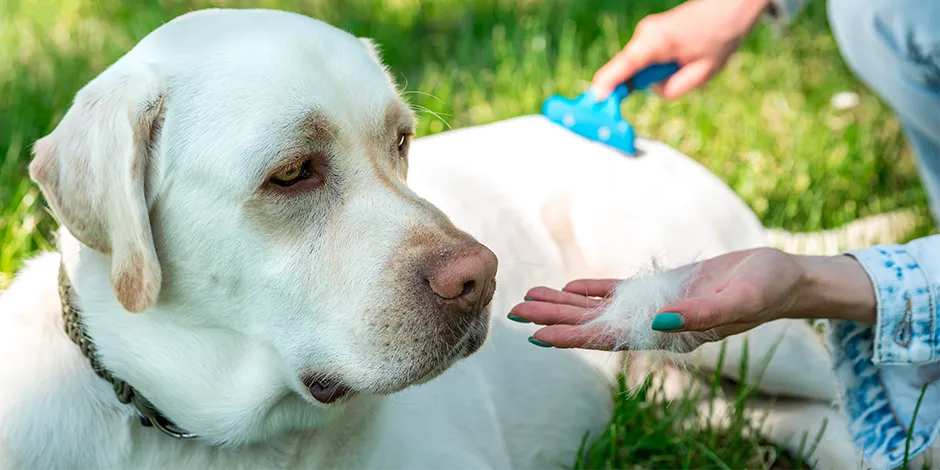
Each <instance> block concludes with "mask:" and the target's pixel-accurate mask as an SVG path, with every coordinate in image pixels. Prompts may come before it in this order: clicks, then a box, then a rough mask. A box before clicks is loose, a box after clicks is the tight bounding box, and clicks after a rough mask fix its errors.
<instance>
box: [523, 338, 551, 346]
mask: <svg viewBox="0 0 940 470" xmlns="http://www.w3.org/2000/svg"><path fill="white" fill-rule="evenodd" d="M529 342H530V343H532V344H534V345H536V346H539V347H543V348H554V346H552V345H551V344H548V343H546V342H545V341H539V340H537V339H535V338H533V337H531V336H529Z"/></svg>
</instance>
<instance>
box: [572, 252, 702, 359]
mask: <svg viewBox="0 0 940 470" xmlns="http://www.w3.org/2000/svg"><path fill="white" fill-rule="evenodd" d="M699 269H700V264H692V265H688V266H684V267H681V268H676V269H671V270H662V269H660V268H659V267H658V266H657V265H656V263H655V262H653V263H651V264H650V265H649V266H648V267H647V268H646V269H643V270H641V271H640V272H638V273H637V274H635V275H634V276H633V277H631V278H628V279H625V280H623V281H622V282H621V283H620V284H619V285H618V286H617V287H616V289H615V290H614V292H613V294H612V295H611V296H609V297H608V298H607V300H606V301H605V302H604V303H603V304H602V305H600V306H598V307H597V312H599V313H600V314H599V316H598V317H596V318H595V319H593V320H591V321H590V322H588V323H587V324H586V325H585V326H586V327H589V328H597V327H600V328H599V330H600V331H599V333H600V334H602V335H604V336H612V337H614V338H616V339H617V343H616V349H617V350H628V351H647V353H645V355H646V356H647V359H650V360H651V361H650V362H651V363H650V364H648V367H644V370H645V371H646V372H649V371H651V370H652V369H653V368H655V367H656V365H657V364H656V363H658V362H660V361H662V360H666V359H669V360H671V361H672V362H673V363H674V364H675V365H678V366H680V367H684V361H683V360H682V358H681V357H680V356H678V355H679V354H681V353H687V352H690V351H692V350H694V349H695V348H697V347H698V346H700V345H702V344H704V343H706V342H709V341H715V340H717V339H718V335H717V334H716V333H714V332H713V331H708V332H678V333H662V332H659V331H654V330H653V329H652V323H653V317H654V316H655V315H656V313H657V312H659V311H660V309H662V308H663V307H665V306H666V305H668V304H670V303H672V302H675V301H677V300H680V299H682V298H685V297H686V296H687V295H688V292H689V288H690V286H691V285H692V283H693V281H694V280H695V278H696V276H697V275H698V273H699ZM634 372H636V370H634ZM646 372H644V373H643V374H644V375H645V373H646Z"/></svg>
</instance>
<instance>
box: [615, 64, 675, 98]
mask: <svg viewBox="0 0 940 470" xmlns="http://www.w3.org/2000/svg"><path fill="white" fill-rule="evenodd" d="M678 71H679V64H677V63H675V62H668V63H665V64H653V65H650V66H649V67H647V68H645V69H643V70H640V71H639V72H637V73H636V74H635V75H634V76H632V77H630V78H629V79H627V81H626V82H624V83H621V84H620V85H619V86H618V87H617V88H616V89H614V91H613V93H612V95H614V99H616V100H617V101H623V99H624V98H626V97H627V95H628V94H629V93H630V92H631V91H637V90H643V89H646V88H649V86H650V85H653V84H656V83H659V82H661V81H663V80H665V79H667V78H669V77H671V76H672V74H674V73H676V72H678Z"/></svg>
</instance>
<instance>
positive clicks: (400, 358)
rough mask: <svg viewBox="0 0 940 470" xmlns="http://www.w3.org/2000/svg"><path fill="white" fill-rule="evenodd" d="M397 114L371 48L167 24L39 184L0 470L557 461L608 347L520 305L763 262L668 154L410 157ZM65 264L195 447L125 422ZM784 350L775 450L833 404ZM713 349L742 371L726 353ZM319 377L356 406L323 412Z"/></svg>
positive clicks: (325, 30) (575, 142) (38, 175)
mask: <svg viewBox="0 0 940 470" xmlns="http://www.w3.org/2000/svg"><path fill="white" fill-rule="evenodd" d="M403 106H404V105H403V103H402V102H401V100H400V99H399V97H398V94H397V93H396V90H395V85H394V84H393V83H392V82H391V81H390V80H389V78H388V76H387V75H386V73H385V71H384V69H383V67H382V65H381V63H380V59H379V57H378V54H377V53H376V51H375V49H374V48H373V47H372V46H371V45H370V44H369V43H367V42H364V41H361V40H359V39H357V38H355V37H354V36H351V35H349V34H347V33H345V32H342V31H340V30H338V29H336V28H333V27H331V26H329V25H326V24H324V23H322V22H319V21H316V20H313V19H310V18H306V17H303V16H300V15H295V14H291V13H285V12H277V11H265V10H209V11H201V12H196V13H190V14H187V15H184V16H182V17H180V18H178V19H176V20H174V21H171V22H169V23H167V24H165V25H164V26H162V27H160V28H159V29H157V30H156V31H154V32H153V33H152V34H150V35H149V36H148V37H147V38H145V39H144V40H143V41H142V42H141V43H140V44H139V45H138V46H136V47H135V48H134V49H133V50H132V51H130V52H129V53H128V54H127V55H126V56H124V57H123V58H122V59H120V60H119V61H118V62H117V63H116V64H114V65H113V66H112V67H110V68H109V69H107V70H106V71H104V72H103V73H102V74H101V75H99V76H98V77H97V78H95V79H94V80H93V81H92V82H90V83H89V84H88V85H87V86H86V87H85V88H84V89H83V90H81V91H80V92H79V94H78V96H77V98H76V100H75V103H74V104H73V106H72V107H71V109H70V110H69V113H68V114H67V115H66V116H65V118H64V119H63V120H62V122H61V123H60V124H59V126H58V127H57V128H56V130H55V131H54V132H53V133H52V134H51V135H50V136H48V137H46V138H44V139H43V140H41V141H40V142H39V143H38V144H37V145H36V158H35V160H34V162H33V165H32V167H31V171H32V174H33V177H34V178H35V179H36V180H37V181H38V182H39V184H40V185H41V186H42V189H43V192H44V194H46V197H47V199H48V200H49V202H50V205H51V207H52V209H53V210H54V211H55V213H56V215H57V216H58V218H59V220H60V221H61V222H62V224H63V226H64V227H63V229H62V230H60V232H59V238H58V245H59V247H60V250H61V253H62V255H61V258H60V255H59V254H57V253H50V254H44V255H41V256H39V257H38V258H36V259H34V260H31V261H30V262H29V263H28V264H27V265H26V267H25V268H24V269H23V270H22V271H21V272H20V273H19V274H18V275H17V277H16V278H15V280H14V282H13V284H12V286H11V287H10V288H9V289H8V290H7V291H6V292H4V293H3V294H2V296H0V382H2V384H3V385H2V386H0V468H2V469H34V468H55V469H63V468H127V469H129V468H194V469H195V468H198V469H208V468H219V469H236V468H409V469H410V468H561V467H565V466H567V465H570V464H571V463H572V462H573V459H574V456H575V451H576V449H577V448H578V446H579V444H580V441H581V438H582V436H583V434H584V433H585V432H590V433H592V434H593V435H597V434H599V433H600V432H602V431H603V430H604V427H605V425H606V424H607V422H608V419H609V418H610V415H611V409H612V400H611V390H612V389H611V385H612V383H613V379H614V377H615V375H616V373H617V372H618V371H619V370H620V359H621V355H620V354H619V353H618V354H610V353H601V352H591V351H579V350H557V349H541V348H536V347H534V346H532V345H530V344H528V343H527V342H526V337H527V336H528V335H529V334H531V332H532V331H533V330H534V327H533V326H531V325H521V324H516V323H512V322H509V321H508V320H506V319H505V315H506V313H507V311H508V309H509V308H510V307H511V306H512V305H514V304H515V303H517V302H518V301H519V300H520V299H522V297H523V295H524V293H525V292H526V290H527V289H529V288H531V287H533V286H536V285H550V286H561V285H563V284H564V283H565V282H566V281H568V280H571V279H574V278H579V277H615V276H616V277H627V276H630V275H632V274H634V273H635V272H636V271H637V270H638V269H640V268H641V267H642V266H644V265H646V264H647V263H649V261H650V259H651V258H652V257H656V258H658V262H659V263H660V265H661V266H663V267H667V268H668V267H670V266H677V265H680V264H684V263H687V262H690V261H693V260H696V259H702V258H704V257H708V256H714V255H717V254H720V253H724V252H727V251H730V250H738V249H745V248H750V247H754V246H761V245H764V244H766V242H767V233H766V231H765V230H764V228H763V227H762V226H761V225H760V223H759V222H758V220H757V219H756V217H755V216H754V215H753V213H752V212H751V211H750V210H749V209H748V208H747V206H746V205H745V204H744V203H743V202H742V201H741V200H740V199H739V198H738V197H737V196H736V195H734V193H733V192H732V191H731V190H730V189H729V188H727V186H725V185H724V184H723V183H722V182H721V181H720V180H718V179H717V178H716V177H714V176H713V175H712V174H710V173H709V172H708V171H707V170H706V169H705V168H703V167H701V166H700V165H698V164H697V163H695V162H694V161H692V160H691V159H689V158H688V157H686V156H684V155H681V154H679V153H678V152H676V151H674V150H672V149H670V148H668V147H667V146H665V145H663V144H660V143H656V142H651V141H647V140H642V139H641V140H640V141H639V142H638V143H637V145H638V147H639V148H640V150H641V153H640V155H639V157H638V158H635V159H633V158H624V157H623V156H622V155H620V154H618V153H616V152H615V151H613V150H610V149H608V148H606V147H604V146H601V145H599V144H595V143H590V142H587V141H585V140H584V139H581V138H579V137H577V136H574V135H572V134H570V133H568V132H567V131H564V130H563V129H561V128H560V127H558V126H555V125H553V124H551V123H548V122H547V121H545V120H544V119H543V118H541V117H538V116H530V117H522V118H517V119H512V120H508V121H504V122H500V123H496V124H492V125H487V126H480V127H475V128H469V129H463V130H457V131H452V132H446V133H443V134H439V135H436V136H431V137H424V138H420V139H416V140H415V141H414V142H413V143H412V149H411V152H410V153H411V155H410V158H409V161H408V162H407V163H406V162H405V161H404V160H403V159H400V156H399V155H398V153H397V152H396V151H395V144H396V139H397V136H398V134H397V132H398V130H399V128H400V127H401V128H409V127H410V126H411V125H412V123H411V117H410V115H408V113H404V112H401V110H402V109H403V108H402V107H403ZM389 109H392V110H393V111H391V112H390V111H389ZM395 110H397V111H395ZM312 111H315V113H314V114H313V115H312V117H311V114H310V113H311V112H312ZM390 113H391V114H390ZM396 113H397V114H396ZM390 115H391V116H393V117H394V119H392V120H391V121H389V118H388V116H390ZM310 119H313V120H314V121H317V120H322V121H326V122H328V123H330V124H329V125H325V124H324V125H321V124H323V123H322V122H319V121H317V122H313V124H311V121H310ZM311 129H313V130H314V131H315V133H316V134H317V135H316V136H313V137H311V136H310V135H304V134H303V132H309V131H310V130H311ZM323 130H325V131H326V132H320V131H323ZM298 152H301V153H303V152H308V153H310V152H313V153H316V154H318V155H321V154H322V155H326V157H324V158H327V163H328V171H326V170H324V173H325V175H326V184H325V185H324V186H323V187H322V188H319V189H315V190H311V191H308V192H306V193H303V194H301V195H293V196H291V197H284V196H278V195H274V196H272V195H271V194H268V193H266V192H265V191H267V189H264V185H263V183H262V182H263V181H264V179H265V177H266V175H268V174H269V173H270V171H271V168H272V167H274V166H276V165H277V164H278V162H280V161H282V160H283V159H285V158H291V157H293V156H295V155H296V154H297V153H298ZM406 173H407V175H408V176H407V182H408V185H407V186H406V185H405V179H406V176H405V175H406ZM444 214H446V217H445V216H444ZM448 218H449V219H448ZM451 223H453V225H451ZM454 226H456V227H459V229H460V230H462V231H466V232H467V233H469V234H471V235H473V236H474V237H475V238H476V239H477V240H479V241H480V242H481V243H483V244H485V245H486V246H488V247H489V248H490V249H492V250H493V252H495V253H496V254H497V256H498V257H499V263H500V265H499V266H500V267H499V271H498V288H497V290H496V293H495V297H494V298H493V301H492V303H491V310H492V311H493V312H494V313H495V316H494V317H493V320H492V321H491V322H489V327H487V323H488V319H489V314H488V312H481V313H480V314H479V315H477V316H476V317H472V318H469V319H467V325H462V326H461V327H465V329H466V330H467V331H468V333H467V334H473V333H475V334H479V333H480V332H484V331H487V328H489V330H488V338H487V341H486V343H485V344H484V345H483V346H482V348H481V349H480V350H479V351H478V352H476V353H475V354H473V355H472V356H470V357H469V358H465V359H461V358H462V357H463V356H466V355H468V354H470V353H471V352H472V348H469V347H465V346H463V344H464V343H459V344H452V343H448V342H447V341H445V340H444V339H442V338H443V337H444V336H446V333H445V330H446V329H447V328H453V327H454V325H453V324H450V323H447V321H446V320H443V319H441V317H442V316H444V315H443V313H446V312H443V310H442V309H441V308H438V307H435V306H433V305H431V304H428V303H426V302H425V303H423V302H422V301H421V300H420V298H419V296H418V294H416V293H415V289H417V287H415V285H414V284H415V283H414V282H413V281H412V278H413V277H414V272H413V271H414V268H415V266H416V265H415V262H413V259H414V258H415V256H417V255H416V254H415V253H417V252H418V251H421V250H425V251H427V250H429V249H437V247H438V245H435V244H434V243H438V241H440V240H444V241H447V240H450V241H454V240H458V241H459V243H471V241H468V240H469V239H468V238H467V236H466V235H465V234H463V233H462V232H460V231H458V230H456V229H455V228H454ZM428 240H431V242H429V241H428ZM435 240H437V241H435ZM422 243H423V244H422ZM429 243H430V245H428V244H429ZM440 243H443V242H440ZM455 243H457V242H455ZM60 260H61V261H63V262H64V264H65V266H66V268H67V272H68V273H69V275H70V277H71V279H72V280H73V281H74V284H75V289H76V292H77V295H78V297H79V303H80V306H81V308H82V310H83V312H84V319H85V321H86V322H87V325H88V329H89V331H90V334H91V336H92V338H94V340H95V342H96V344H97V347H98V351H99V353H100V356H101V358H102V361H103V363H104V364H105V365H106V366H107V367H108V368H109V370H111V371H112V372H114V373H115V375H117V376H118V377H121V378H123V379H125V380H127V381H128V382H130V383H131V384H132V385H134V386H135V387H136V388H137V389H138V390H139V391H141V392H142V393H143V394H144V395H145V396H146V397H147V398H148V399H150V400H151V401H152V402H153V403H154V404H155V405H156V406H157V407H158V408H159V409H160V410H161V411H162V412H163V413H164V414H166V415H167V416H168V417H169V418H170V419H172V420H173V421H175V422H176V423H177V424H179V425H180V426H182V427H183V428H185V429H187V430H189V431H192V432H195V433H197V434H199V435H200V436H202V437H203V439H200V440H198V441H178V440H173V439H171V438H169V437H167V436H164V435H162V434H160V433H159V432H158V431H157V430H155V429H153V428H144V427H141V426H140V424H139V422H138V421H137V420H136V418H135V417H134V414H133V412H132V410H131V409H130V407H129V406H126V405H121V404H119V403H118V402H117V401H116V399H115V396H114V393H113V391H112V390H111V387H110V386H109V385H108V384H107V383H105V382H104V381H102V380H100V379H99V378H98V377H97V376H96V375H95V374H94V373H93V372H92V371H91V369H90V368H89V366H88V364H87V361H86V360H85V358H84V357H83V356H81V354H80V352H79V350H78V348H77V347H76V346H75V345H74V344H73V343H72V342H71V341H70V340H69V339H68V338H67V337H66V336H65V334H64V332H63V326H62V320H61V312H60V304H59V298H58V293H57V275H56V274H57V269H58V266H59V263H60ZM642 300H643V299H637V301H642ZM131 312H137V313H131ZM784 331H786V332H787V335H786V336H785V338H784V340H783V344H782V345H781V347H782V348H783V349H784V350H786V355H785V357H783V359H781V360H777V359H774V360H772V361H771V363H770V368H769V370H768V371H767V372H766V373H765V387H764V389H765V390H772V391H775V392H781V393H785V394H789V395H791V396H792V397H796V399H797V402H796V403H797V405H796V411H793V410H789V409H787V408H785V407H783V408H782V407H779V406H776V405H774V404H773V403H772V402H767V404H766V406H765V407H764V410H765V411H768V412H770V413H771V417H772V419H771V421H772V422H776V423H782V424H781V425H780V426H778V427H777V428H776V429H775V430H771V431H770V433H771V435H772V437H773V438H774V439H775V440H777V441H779V442H783V441H785V440H786V439H788V438H790V437H792V436H793V434H794V433H797V432H798V431H801V430H809V432H810V433H811V434H812V433H814V432H815V429H816V427H817V426H818V425H819V424H820V422H819V419H818V414H817V413H816V411H811V412H809V411H807V410H818V409H825V410H829V409H830V408H829V407H828V403H825V402H824V401H820V400H829V399H832V398H834V396H835V393H834V385H833V383H834V382H833V380H834V379H833V378H832V375H831V372H830V371H829V368H828V357H827V356H826V354H825V351H824V350H822V348H821V347H820V346H819V345H818V342H816V340H815V339H814V338H812V333H811V331H809V329H808V328H806V327H805V325H802V324H801V323H799V322H776V323H772V324H768V325H765V326H763V327H761V328H758V329H756V330H755V331H754V332H752V333H751V336H752V337H753V338H757V341H752V342H751V346H750V347H751V350H750V352H749V354H750V357H751V361H752V362H757V361H754V358H755V357H760V356H761V354H762V353H766V352H767V350H768V349H769V347H770V346H771V343H773V340H772V338H774V337H775V336H776V335H778V334H781V333H783V332H784ZM735 341H737V340H735ZM728 344H729V345H730V347H729V350H731V351H730V353H729V359H727V361H726V370H729V371H730V372H729V373H730V374H733V373H734V372H736V371H737V367H736V364H735V361H734V357H740V356H741V354H742V352H743V346H742V345H741V344H740V343H737V342H728ZM794 345H796V347H794ZM805 345H812V346H811V347H804V346H805ZM715 348H717V346H715V347H714V348H713V347H712V346H706V347H703V348H700V349H701V354H700V355H699V357H700V361H699V364H700V365H702V366H704V367H706V368H708V367H714V365H715V363H716V359H715V357H717V356H716V355H713V356H709V351H712V352H714V351H715V350H716V349H715ZM787 348H789V349H787ZM735 355H737V356H735ZM776 357H780V356H779V355H778V356H776ZM310 371H314V372H316V373H321V374H331V376H332V377H337V378H339V379H340V380H342V381H343V382H344V383H346V384H348V385H350V386H351V387H352V388H353V389H354V390H356V392H357V393H356V394H355V395H353V396H352V397H350V398H349V399H347V400H341V401H340V402H337V403H333V404H329V405H327V404H323V403H320V402H317V401H316V400H314V399H313V398H312V397H311V396H310V394H309V393H307V391H306V389H305V387H304V385H303V384H302V383H301V378H300V377H301V375H302V374H304V373H305V372H310ZM677 393H681V391H679V392H677ZM801 403H802V404H803V405H800V404H801ZM833 416H836V418H837V420H838V415H836V414H833ZM774 417H775V419H776V421H774V419H773V418H774ZM844 427H845V424H844V422H841V421H839V422H836V423H829V425H828V431H827V433H828V434H827V438H828V439H832V440H834V442H838V443H840V444H841V445H842V447H836V449H837V450H836V451H829V452H824V454H825V455H821V456H820V458H821V459H822V460H820V463H821V464H822V466H824V467H827V466H828V467H833V468H847V467H846V466H847V465H851V466H855V465H856V464H857V463H858V462H857V454H856V452H855V450H854V447H852V445H851V443H850V439H849V437H848V434H847V433H846V430H845V429H844ZM781 429H782V431H781ZM796 439H797V440H798V439H799V436H796Z"/></svg>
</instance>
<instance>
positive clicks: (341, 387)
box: [301, 375, 353, 405]
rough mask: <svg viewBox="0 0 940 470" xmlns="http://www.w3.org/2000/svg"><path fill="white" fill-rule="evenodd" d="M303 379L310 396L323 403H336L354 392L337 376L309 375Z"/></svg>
mask: <svg viewBox="0 0 940 470" xmlns="http://www.w3.org/2000/svg"><path fill="white" fill-rule="evenodd" d="M301 380H302V381H303V383H304V386H305V387H307V392H308V393H309V394H310V396H312V397H313V399H314V400H316V401H318V402H320V403H323V404H327V405H328V404H330V403H335V402H337V401H340V400H342V399H343V398H346V397H348V396H350V395H352V393H353V391H352V389H351V388H349V386H347V385H346V384H344V383H342V382H340V381H339V380H337V379H335V378H331V377H322V376H314V375H308V376H304V377H303V378H302V379H301Z"/></svg>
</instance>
